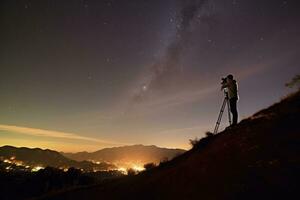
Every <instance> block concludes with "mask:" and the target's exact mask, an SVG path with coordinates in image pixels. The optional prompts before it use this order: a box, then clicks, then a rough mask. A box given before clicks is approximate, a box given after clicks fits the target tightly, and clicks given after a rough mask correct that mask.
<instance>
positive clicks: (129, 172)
mask: <svg viewBox="0 0 300 200" xmlns="http://www.w3.org/2000/svg"><path fill="white" fill-rule="evenodd" d="M137 173H138V172H137V171H136V170H134V169H132V168H129V169H127V175H128V176H134V175H137Z"/></svg>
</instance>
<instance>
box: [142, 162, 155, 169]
mask: <svg viewBox="0 0 300 200" xmlns="http://www.w3.org/2000/svg"><path fill="white" fill-rule="evenodd" d="M154 167H156V164H154V163H147V164H145V165H144V168H145V170H149V169H153V168H154Z"/></svg>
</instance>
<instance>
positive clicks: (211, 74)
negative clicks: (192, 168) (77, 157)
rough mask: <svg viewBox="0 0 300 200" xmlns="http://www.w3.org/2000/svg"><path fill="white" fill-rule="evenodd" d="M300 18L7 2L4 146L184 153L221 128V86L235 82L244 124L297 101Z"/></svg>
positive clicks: (144, 3) (165, 5)
mask: <svg viewBox="0 0 300 200" xmlns="http://www.w3.org/2000/svg"><path fill="white" fill-rule="evenodd" d="M299 11H300V3H299V1H298V0H285V1H283V0H272V1H270V0H163V1H162V0H102V1H99V0H72V1H67V0H42V1H41V0H2V1H1V3H0V40H1V45H0V145H14V146H27V147H41V148H51V149H54V150H59V151H82V150H87V151H93V150H98V149H101V148H104V147H112V146H121V145H130V144H147V145H148V144H151V145H152V144H153V145H157V146H162V147H178V148H189V139H193V138H195V137H198V138H199V137H200V138H201V137H203V136H204V135H205V132H206V131H212V130H213V128H214V125H215V122H216V118H217V116H218V113H219V109H220V106H221V103H222V101H223V93H222V91H221V90H220V82H221V77H224V76H226V75H228V74H229V73H231V74H233V75H234V77H235V78H236V80H237V81H238V85H239V96H240V100H239V102H238V109H239V113H240V119H243V118H246V117H248V116H249V115H251V114H253V113H255V112H256V111H258V110H259V109H261V108H264V107H266V106H269V105H270V104H272V103H274V102H276V101H279V100H280V98H282V97H283V96H284V95H286V94H288V93H290V92H291V91H292V90H290V89H288V88H286V87H285V86H284V84H285V83H286V82H288V81H289V80H290V79H292V78H293V76H294V75H296V74H299V72H300V67H299V66H300V36H299V35H300V12H299ZM223 122H224V124H223V126H222V128H224V126H225V125H227V124H226V122H227V118H226V117H225V118H224V121H223ZM227 123H228V122H227Z"/></svg>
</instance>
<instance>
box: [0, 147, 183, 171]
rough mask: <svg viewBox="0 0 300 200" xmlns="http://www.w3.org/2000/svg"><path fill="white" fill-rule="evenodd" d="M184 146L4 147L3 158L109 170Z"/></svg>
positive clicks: (164, 156)
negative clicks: (93, 149) (70, 150)
mask: <svg viewBox="0 0 300 200" xmlns="http://www.w3.org/2000/svg"><path fill="white" fill-rule="evenodd" d="M184 152H185V150H182V149H167V148H159V147H156V146H144V145H132V146H123V147H113V148H105V149H102V150H99V151H96V152H92V153H88V152H79V153H63V152H60V153H59V152H57V151H53V150H49V149H46V150H43V149H40V148H34V149H31V148H26V147H20V148H17V147H13V146H3V147H0V159H2V160H4V159H10V158H12V157H15V159H16V160H18V161H22V162H23V163H24V164H26V165H30V166H37V165H38V166H43V167H46V166H51V167H56V168H69V167H75V168H82V169H85V170H94V169H95V170H109V169H117V168H118V167H124V168H130V167H133V166H136V165H138V166H143V165H144V164H146V163H150V162H151V163H159V162H160V161H165V160H170V159H172V158H174V157H175V156H177V155H180V154H182V153H184Z"/></svg>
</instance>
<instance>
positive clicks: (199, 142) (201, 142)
mask: <svg viewBox="0 0 300 200" xmlns="http://www.w3.org/2000/svg"><path fill="white" fill-rule="evenodd" d="M213 137H214V134H213V133H211V132H209V131H207V132H206V133H205V137H203V138H201V139H198V138H197V137H196V138H195V139H190V144H191V145H192V149H195V148H197V149H198V148H202V147H204V146H205V145H207V144H208V143H209V141H210V140H211V139H212V138H213Z"/></svg>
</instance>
